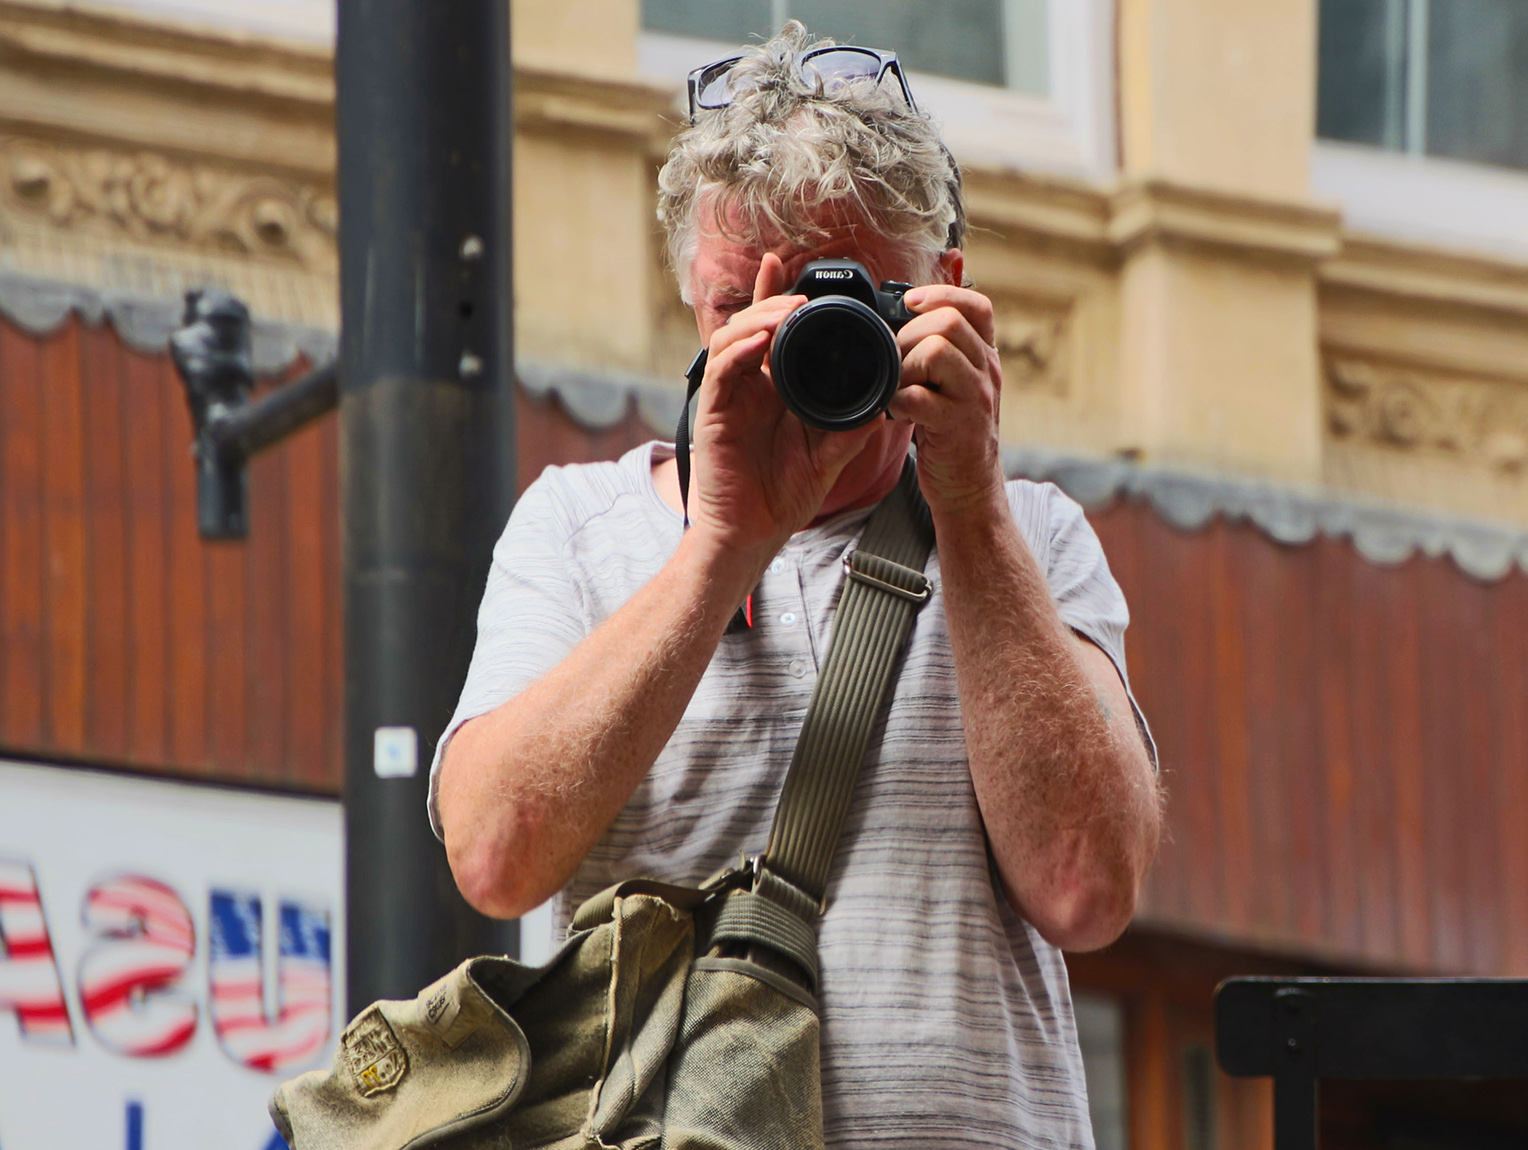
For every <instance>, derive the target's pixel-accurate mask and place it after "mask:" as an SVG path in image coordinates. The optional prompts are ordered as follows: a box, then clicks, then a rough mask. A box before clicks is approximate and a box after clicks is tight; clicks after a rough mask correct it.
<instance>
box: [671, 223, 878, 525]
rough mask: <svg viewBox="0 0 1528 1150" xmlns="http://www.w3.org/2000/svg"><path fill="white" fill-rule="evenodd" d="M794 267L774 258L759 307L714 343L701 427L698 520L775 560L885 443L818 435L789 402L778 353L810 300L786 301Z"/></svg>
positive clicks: (694, 510)
mask: <svg viewBox="0 0 1528 1150" xmlns="http://www.w3.org/2000/svg"><path fill="white" fill-rule="evenodd" d="M784 289H785V266H784V264H783V263H781V261H780V258H779V256H777V255H775V254H774V253H773V252H769V253H766V254H765V256H764V258H763V260H762V261H761V262H760V264H759V274H758V278H757V279H756V280H755V282H754V289H753V303H752V304H751V305H749V306H748V307H745V308H743V309H742V310H741V311H738V312H736V313H735V314H733V315H732V317H731V318H730V319H729V320H728V322H727V323H726V324H724V325H723V326H721V327H719V328H718V329H717V330H716V331H715V332H714V333H713V334H712V336H711V339H710V343H709V348H708V350H709V356H708V358H707V361H706V374H705V379H704V380H703V382H702V383H701V387H700V394H699V407H698V409H697V413H696V417H695V480H694V486H693V489H692V490H691V492H690V520H691V522H692V523H693V524H694V526H695V527H696V528H697V529H700V530H702V531H704V532H708V533H714V534H715V536H716V537H717V538H718V539H719V540H721V541H723V542H724V543H725V544H727V545H729V546H734V547H738V548H742V549H745V550H748V549H754V548H763V549H765V550H767V551H768V553H769V554H770V555H773V554H774V552H775V551H777V550H778V549H779V547H780V546H781V545H782V544H783V543H784V542H785V540H786V539H788V538H790V536H791V535H792V534H794V533H795V532H796V531H799V530H801V528H803V527H805V526H807V524H809V523H810V522H811V521H812V520H813V519H814V518H816V516H817V514H818V512H819V510H820V509H821V508H822V506H823V502H824V501H825V500H826V498H827V496H828V492H829V491H830V490H831V489H832V487H833V484H834V483H835V482H836V481H837V479H838V477H839V474H840V473H841V472H842V471H843V469H844V467H845V466H846V465H847V464H848V463H849V462H850V461H851V460H852V459H854V457H855V456H856V455H858V454H859V452H860V451H861V449H862V448H863V447H864V446H865V444H866V443H867V442H868V441H869V439H870V438H871V436H872V435H873V434H874V433H875V431H876V428H877V424H876V423H875V422H871V423H870V424H868V425H867V426H865V427H861V428H857V429H855V430H853V431H836V432H829V431H820V430H818V429H816V428H812V427H808V426H806V425H805V424H803V423H802V422H801V420H799V419H798V418H797V417H796V416H795V415H794V414H792V413H791V412H790V411H789V410H788V409H787V408H786V406H785V405H784V404H783V403H781V402H780V397H779V394H778V393H777V392H776V391H775V386H774V382H773V380H772V379H771V378H770V374H769V350H770V346H771V344H772V343H773V340H774V335H775V332H776V330H777V329H778V328H779V327H780V325H781V324H782V323H784V322H785V318H786V317H787V316H788V315H790V313H791V312H793V311H795V310H796V309H797V308H798V307H800V306H801V305H802V304H803V303H805V302H806V297H805V296H799V295H790V296H788V295H781V294H780V293H781V292H782V291H784Z"/></svg>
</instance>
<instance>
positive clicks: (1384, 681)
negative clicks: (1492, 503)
mask: <svg viewBox="0 0 1528 1150" xmlns="http://www.w3.org/2000/svg"><path fill="white" fill-rule="evenodd" d="M1337 553H1338V554H1340V555H1341V556H1343V561H1344V566H1345V567H1346V570H1347V574H1348V581H1347V587H1348V600H1349V603H1350V605H1351V610H1352V612H1353V630H1352V647H1351V651H1350V654H1349V657H1348V659H1347V660H1346V662H1347V683H1348V686H1347V690H1348V691H1349V692H1350V694H1351V697H1352V704H1351V708H1350V710H1351V714H1352V722H1353V743H1352V753H1353V760H1354V763H1355V767H1354V770H1355V773H1356V774H1357V776H1358V777H1357V780H1356V783H1355V785H1354V788H1353V812H1354V820H1353V835H1354V843H1353V847H1352V852H1351V854H1352V859H1353V866H1354V872H1355V882H1356V883H1357V887H1358V909H1357V910H1356V911H1355V912H1354V913H1355V914H1356V915H1357V917H1358V918H1359V920H1360V922H1359V928H1360V938H1359V943H1358V945H1359V947H1360V952H1361V953H1364V954H1373V955H1394V954H1396V953H1398V949H1399V939H1400V920H1399V915H1398V913H1397V893H1396V892H1397V887H1396V866H1395V853H1396V842H1397V834H1396V825H1395V818H1396V816H1395V810H1396V802H1395V774H1394V772H1393V771H1392V770H1389V769H1385V767H1384V766H1383V764H1387V763H1388V762H1389V759H1390V756H1389V738H1388V731H1389V725H1388V723H1387V722H1386V720H1385V716H1387V715H1389V714H1390V713H1391V707H1392V703H1391V699H1390V690H1389V680H1388V677H1387V676H1386V674H1385V673H1384V672H1385V667H1386V664H1387V663H1388V661H1389V660H1390V658H1391V657H1392V651H1391V644H1390V632H1391V625H1390V620H1391V616H1392V615H1393V614H1394V613H1395V610H1396V608H1395V605H1394V602H1393V594H1394V586H1395V582H1396V581H1395V580H1394V579H1393V578H1391V577H1390V576H1389V574H1388V572H1386V571H1384V570H1383V569H1381V568H1379V567H1375V566H1373V565H1372V564H1368V563H1352V562H1351V561H1348V560H1347V558H1346V557H1347V555H1348V552H1347V551H1346V549H1339V550H1338V552H1337Z"/></svg>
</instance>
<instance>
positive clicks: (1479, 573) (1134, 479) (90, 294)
mask: <svg viewBox="0 0 1528 1150" xmlns="http://www.w3.org/2000/svg"><path fill="white" fill-rule="evenodd" d="M181 307H182V305H181V303H180V301H178V300H169V299H164V298H150V297H144V296H139V295H134V294H132V293H129V292H117V291H111V290H101V289H95V288H88V287H83V286H80V285H76V284H65V283H59V282H55V281H50V280H43V279H36V278H32V277H28V276H23V275H18V274H15V273H12V272H4V271H0V315H4V316H5V317H6V318H8V319H9V320H10V321H11V322H12V323H14V324H16V325H17V326H18V327H20V328H21V329H22V330H23V331H26V332H28V333H30V334H32V335H35V336H47V335H51V334H53V333H54V332H56V331H57V330H58V329H59V328H60V327H61V326H62V325H63V324H64V323H65V322H66V321H67V320H68V319H69V317H70V316H71V315H77V316H79V318H80V319H81V321H82V322H84V323H86V324H89V325H92V326H97V325H99V324H101V323H104V322H106V321H107V320H110V322H111V324H112V326H113V328H114V329H115V330H116V331H117V334H118V335H119V336H120V337H121V338H122V340H123V342H124V343H126V344H127V345H128V346H129V347H132V348H134V349H135V350H137V351H141V352H144V353H147V354H155V353H163V352H164V351H165V349H166V346H167V343H168V340H169V338H170V333H171V332H173V331H174V330H175V329H176V328H177V327H179V326H180V322H181ZM251 330H252V336H253V343H254V347H253V352H254V361H255V370H256V372H257V373H258V374H259V375H262V376H271V375H279V374H281V373H282V372H284V371H286V370H287V369H288V368H290V367H291V366H292V365H293V364H294V363H295V362H296V361H297V360H298V359H299V358H300V357H306V358H307V359H308V360H309V361H310V362H313V363H321V362H324V361H326V360H329V359H332V358H334V356H335V355H336V354H337V352H338V336H337V334H336V333H335V332H333V331H330V330H327V329H324V328H320V327H304V326H301V325H298V324H291V323H272V322H269V321H263V320H259V319H255V320H253V322H252V324H251ZM516 367H517V374H518V377H519V381H520V385H521V387H522V388H524V390H525V392H526V393H527V394H528V395H530V396H531V397H533V398H535V399H540V400H546V399H551V398H555V399H556V400H557V401H558V402H559V404H560V405H561V407H562V409H563V410H564V411H566V412H567V414H568V416H569V417H570V418H571V419H572V420H573V421H574V422H575V423H577V424H578V425H579V426H580V427H582V428H584V429H585V430H586V431H605V430H608V429H609V428H611V427H613V426H615V425H616V424H618V423H620V422H621V421H622V420H623V419H625V418H626V416H627V413H628V412H629V411H631V410H632V409H633V407H635V409H636V411H637V414H638V415H640V416H641V418H642V420H643V422H645V423H646V424H647V425H648V426H649V427H651V428H655V429H656V428H664V429H666V428H669V427H672V426H673V425H674V424H675V423H676V422H677V420H678V418H679V408H680V404H681V403H682V402H683V397H684V392H683V390H682V389H681V382H680V381H679V380H677V379H676V380H675V381H674V382H673V383H666V382H663V381H660V380H656V379H653V378H652V377H648V376H640V375H636V374H634V373H620V372H608V371H602V370H598V369H593V368H579V367H570V366H565V365H560V364H555V365H554V364H547V363H539V362H534V361H532V362H525V361H521V362H519V363H518V364H517V365H516ZM1003 466H1004V469H1005V470H1006V472H1007V474H1008V475H1009V476H1011V477H1015V478H1018V477H1023V478H1026V479H1034V480H1041V481H1049V482H1053V483H1055V484H1056V485H1057V486H1058V487H1060V488H1061V489H1062V490H1063V491H1065V492H1066V493H1067V494H1068V495H1070V496H1071V497H1072V498H1073V499H1076V500H1077V501H1078V502H1079V503H1081V504H1082V505H1083V506H1084V507H1099V506H1102V505H1104V504H1107V503H1110V502H1112V501H1113V500H1115V499H1118V498H1122V497H1123V498H1130V499H1136V500H1143V501H1146V502H1148V503H1150V504H1151V506H1152V508H1153V509H1154V510H1155V511H1156V512H1157V514H1158V515H1160V516H1161V517H1162V519H1163V520H1164V521H1165V522H1167V523H1169V524H1171V525H1172V526H1174V527H1177V528H1179V529H1181V530H1185V531H1195V530H1199V529H1200V528H1202V527H1204V526H1205V525H1206V524H1207V523H1208V522H1209V521H1210V520H1211V519H1212V518H1214V517H1215V516H1216V515H1220V516H1223V517H1224V518H1226V519H1227V520H1230V521H1233V522H1235V521H1246V522H1249V523H1252V524H1253V525H1254V526H1256V527H1257V528H1258V529H1259V530H1260V531H1262V532H1263V533H1264V534H1266V535H1267V536H1268V537H1269V538H1271V539H1273V540H1275V541H1277V542H1279V543H1284V544H1289V545H1299V544H1303V543H1309V542H1310V541H1311V540H1312V539H1314V538H1315V537H1316V536H1317V535H1318V534H1319V535H1325V536H1327V537H1329V538H1343V539H1349V540H1351V541H1352V543H1353V546H1354V547H1355V548H1356V549H1357V550H1358V552H1359V553H1360V554H1361V555H1363V556H1364V558H1366V559H1368V560H1369V561H1370V562H1372V563H1376V564H1379V565H1382V566H1392V565H1395V564H1398V563H1402V562H1404V561H1405V560H1406V559H1408V558H1409V557H1410V556H1412V555H1413V554H1415V553H1417V552H1419V551H1420V552H1421V553H1422V554H1424V555H1428V556H1432V557H1434V558H1436V557H1440V556H1443V555H1447V556H1449V557H1450V558H1451V559H1452V560H1453V561H1454V563H1455V564H1456V565H1457V566H1458V567H1459V569H1460V570H1461V571H1463V572H1465V573H1466V574H1467V575H1469V576H1471V577H1472V578H1475V579H1478V580H1480V581H1481V582H1488V583H1489V582H1495V581H1497V580H1499V579H1502V578H1503V577H1505V576H1506V575H1507V573H1508V572H1510V571H1511V570H1512V569H1513V568H1514V567H1516V568H1518V569H1520V570H1522V571H1524V572H1525V573H1528V531H1525V530H1524V529H1522V528H1520V527H1516V526H1514V525H1512V524H1506V523H1495V522H1490V521H1484V520H1476V519H1470V518H1467V517H1464V516H1451V515H1444V514H1438V513H1429V512H1426V511H1421V510H1416V509H1413V508H1409V507H1403V506H1399V505H1394V504H1387V503H1383V502H1381V501H1379V500H1365V499H1362V498H1359V497H1356V496H1352V495H1347V494H1343V495H1340V496H1339V495H1334V494H1332V493H1330V492H1325V491H1321V490H1319V489H1310V490H1301V489H1298V488H1294V487H1287V486H1281V485H1277V484H1273V483H1269V482H1266V481H1258V480H1250V479H1239V478H1231V477H1228V476H1222V475H1208V474H1202V473H1198V472H1191V471H1183V470H1176V469H1173V468H1167V467H1145V466H1141V465H1139V464H1136V463H1132V462H1128V461H1125V460H1120V459H1111V458H1105V457H1088V456H1083V455H1078V454H1073V453H1068V452H1062V451H1056V450H1052V449H1047V448H1041V447H1033V446H1025V447H1008V448H1005V449H1004V451H1003Z"/></svg>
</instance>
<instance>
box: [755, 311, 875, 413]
mask: <svg viewBox="0 0 1528 1150" xmlns="http://www.w3.org/2000/svg"><path fill="white" fill-rule="evenodd" d="M770 371H771V373H772V374H773V376H774V381H775V387H776V389H777V390H778V391H779V392H780V398H781V399H782V400H784V401H785V405H786V406H787V407H789V408H790V409H791V410H792V411H794V412H795V413H796V414H797V415H798V416H800V417H801V419H802V420H803V421H804V422H806V423H809V424H811V425H812V426H814V427H820V428H823V429H825V430H829V431H834V430H839V431H841V430H846V429H848V428H852V427H859V426H860V425H861V424H864V423H868V422H869V421H870V420H872V419H874V418H875V417H876V416H878V415H879V414H881V412H882V411H883V410H885V408H886V405H887V404H888V403H890V402H891V398H892V396H893V395H895V394H896V390H897V383H898V381H899V380H900V378H901V372H902V362H901V356H900V355H899V354H898V352H897V340H896V337H895V336H894V335H892V333H891V328H889V327H888V326H887V325H886V322H885V321H884V320H882V319H881V317H880V316H878V315H876V313H875V312H874V311H872V310H871V309H870V308H868V307H866V306H865V305H864V304H862V303H860V302H859V301H858V300H855V299H851V298H849V297H848V296H823V297H821V298H819V299H815V300H811V301H809V302H807V303H806V304H803V305H802V306H801V307H800V308H798V309H797V310H796V311H795V312H793V313H792V314H791V315H790V317H789V318H788V319H786V321H785V322H784V323H783V324H781V325H780V330H779V331H778V332H777V333H776V335H775V343H774V349H773V351H772V352H771V355H770Z"/></svg>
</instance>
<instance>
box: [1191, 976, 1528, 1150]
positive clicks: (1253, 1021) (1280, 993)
mask: <svg viewBox="0 0 1528 1150" xmlns="http://www.w3.org/2000/svg"><path fill="white" fill-rule="evenodd" d="M1215 1052H1216V1056H1217V1058H1218V1059H1219V1060H1220V1065H1221V1068H1222V1069H1223V1070H1224V1071H1225V1072H1226V1073H1227V1074H1234V1075H1237V1076H1241V1077H1265V1078H1266V1077H1271V1078H1272V1079H1273V1084H1274V1085H1273V1131H1274V1133H1273V1142H1274V1147H1275V1150H1315V1148H1316V1146H1317V1144H1318V1141H1319V1128H1318V1121H1319V1098H1320V1085H1321V1080H1322V1079H1324V1078H1367V1079H1386V1078H1389V1079H1412V1080H1416V1079H1429V1078H1433V1079H1508V1078H1528V980H1520V979H1491V978H1465V979H1456V978H1233V979H1228V980H1227V981H1225V982H1223V983H1221V984H1220V986H1219V987H1218V988H1217V989H1216V991H1215Z"/></svg>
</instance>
